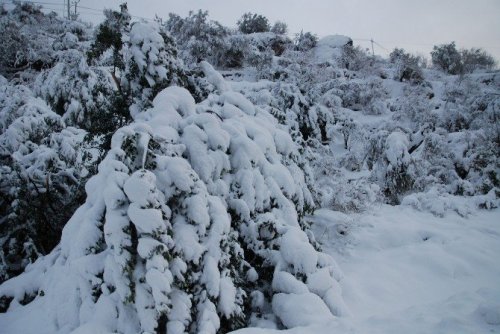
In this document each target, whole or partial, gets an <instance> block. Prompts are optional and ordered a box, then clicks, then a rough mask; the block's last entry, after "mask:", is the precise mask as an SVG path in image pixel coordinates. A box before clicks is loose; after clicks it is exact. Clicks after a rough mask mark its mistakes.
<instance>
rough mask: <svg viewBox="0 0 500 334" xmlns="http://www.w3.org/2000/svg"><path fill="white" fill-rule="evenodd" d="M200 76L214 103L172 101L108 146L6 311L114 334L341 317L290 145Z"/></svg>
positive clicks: (167, 95) (3, 291)
mask: <svg viewBox="0 0 500 334" xmlns="http://www.w3.org/2000/svg"><path fill="white" fill-rule="evenodd" d="M202 66H203V69H204V71H205V73H206V76H207V79H208V80H209V81H210V82H211V83H212V84H213V85H214V86H215V87H216V88H217V94H213V95H211V96H209V98H208V99H207V100H205V101H203V102H202V103H200V104H198V105H195V102H194V99H193V98H192V96H191V95H190V94H189V93H188V92H187V91H186V90H184V89H182V88H178V87H171V88H167V89H165V90H163V91H162V92H160V93H159V94H158V95H157V96H156V98H155V99H154V101H153V107H152V108H151V109H149V110H147V111H145V112H143V113H141V114H139V115H137V117H136V119H135V121H134V122H133V123H131V124H130V125H128V126H126V127H123V128H121V129H119V130H118V131H117V132H116V133H115V135H114V136H113V141H112V148H111V150H110V152H109V153H108V155H107V156H106V158H105V159H104V161H103V162H102V163H101V164H100V166H99V173H98V174H97V175H96V176H94V177H92V178H91V179H90V181H89V182H88V183H87V185H86V191H87V201H86V203H85V204H84V205H82V206H81V207H80V208H79V209H78V210H77V211H76V213H75V214H74V216H73V217H72V218H71V219H70V221H69V222H68V224H67V225H66V227H65V229H64V231H63V236H62V240H61V243H60V245H59V246H58V247H57V248H56V249H55V250H54V251H53V252H52V253H51V254H50V255H48V256H46V257H44V258H41V259H40V260H39V261H37V262H36V263H35V264H34V265H32V266H30V268H29V271H27V272H26V273H24V274H22V275H21V276H19V277H17V278H14V279H11V280H9V281H7V282H5V283H4V284H3V285H1V286H0V296H2V300H3V301H9V304H10V305H9V306H8V309H9V310H14V309H15V308H16V307H20V305H19V304H20V303H26V302H29V300H30V299H31V300H33V301H31V303H47V304H46V305H52V306H50V307H48V308H47V311H48V316H49V318H50V319H51V320H50V321H49V323H51V324H57V325H54V326H56V327H57V328H56V327H55V328H54V330H59V331H61V330H63V331H72V330H74V329H76V328H80V329H81V330H84V329H89V328H94V329H95V328H98V329H99V330H103V331H108V332H116V331H118V332H122V333H137V332H155V331H156V332H168V333H185V332H188V333H216V332H227V331H229V330H231V329H234V328H237V327H240V326H242V325H245V324H247V321H248V320H249V318H248V317H247V316H248V314H250V313H253V314H254V317H253V318H254V319H257V318H259V317H266V318H268V319H269V318H272V317H273V316H274V317H276V322H277V325H279V326H284V327H294V326H297V325H305V324H308V321H310V320H309V318H307V316H305V315H304V316H297V317H295V318H294V319H293V321H292V320H291V318H290V317H289V316H288V314H289V312H290V311H291V308H294V307H295V305H296V301H297V300H300V303H301V305H304V307H314V308H315V309H318V308H321V310H322V312H323V315H324V316H328V317H331V316H332V314H337V315H339V314H342V313H343V312H345V311H346V310H345V306H344V305H343V302H342V297H341V294H340V288H339V285H338V283H337V280H338V279H339V277H340V276H339V271H338V269H337V267H336V265H335V262H334V261H333V259H332V258H331V257H329V256H328V255H326V254H324V253H321V252H318V251H317V250H316V249H315V248H314V246H313V245H314V239H313V238H312V235H311V234H309V233H307V227H306V225H305V224H304V222H303V215H304V213H305V212H307V211H308V210H309V208H311V207H312V205H313V203H312V200H311V195H310V192H309V190H308V189H307V187H306V185H305V179H304V174H303V173H302V171H301V168H300V167H299V166H298V165H297V164H296V161H297V159H298V152H297V147H296V145H295V144H294V143H293V141H292V139H291V138H290V136H289V135H288V134H287V133H286V132H285V131H283V130H280V129H279V126H278V124H277V122H276V120H274V118H273V117H272V116H271V115H270V114H269V113H267V112H265V111H264V110H262V109H260V108H258V107H255V106H254V105H253V104H252V103H251V102H250V101H248V100H247V99H245V98H244V97H243V96H242V95H240V94H238V93H235V92H233V91H231V90H230V89H229V88H228V85H227V83H226V82H225V81H224V80H223V79H222V77H221V76H220V74H218V73H217V72H215V71H214V70H213V69H212V68H211V66H210V65H209V64H208V63H202ZM77 263H78V265H77ZM25 296H31V297H30V298H28V299H26V298H25ZM33 297H34V299H33ZM77 301H78V302H77ZM248 308H249V309H248ZM9 310H8V311H7V312H9Z"/></svg>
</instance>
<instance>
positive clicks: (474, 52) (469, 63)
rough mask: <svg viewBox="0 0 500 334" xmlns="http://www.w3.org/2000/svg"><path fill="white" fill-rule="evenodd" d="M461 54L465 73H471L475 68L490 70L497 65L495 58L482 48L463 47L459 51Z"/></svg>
mask: <svg viewBox="0 0 500 334" xmlns="http://www.w3.org/2000/svg"><path fill="white" fill-rule="evenodd" d="M461 56H462V64H463V70H464V72H465V73H472V72H474V71H476V70H492V69H494V68H495V66H496V65H497V62H496V61H495V58H493V56H492V55H490V54H489V53H487V52H486V51H485V50H483V49H478V48H471V49H469V50H467V49H464V50H462V51H461Z"/></svg>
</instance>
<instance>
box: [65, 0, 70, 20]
mask: <svg viewBox="0 0 500 334" xmlns="http://www.w3.org/2000/svg"><path fill="white" fill-rule="evenodd" d="M69 1H70V0H66V7H67V9H68V20H69V19H70V18H71V13H70V11H71V10H70V8H71V4H70V3H69Z"/></svg>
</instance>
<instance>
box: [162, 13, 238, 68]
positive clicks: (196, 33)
mask: <svg viewBox="0 0 500 334" xmlns="http://www.w3.org/2000/svg"><path fill="white" fill-rule="evenodd" d="M164 26H165V28H166V29H167V30H168V31H169V32H170V34H171V35H172V37H173V38H174V39H175V41H176V43H177V46H178V48H179V50H180V51H181V53H180V57H181V58H182V59H183V60H184V61H185V63H186V64H187V66H190V64H196V63H198V62H200V61H201V60H208V61H210V62H212V63H215V64H217V65H219V64H220V63H221V60H222V59H223V58H224V56H225V55H224V50H225V49H226V45H225V44H226V41H225V38H226V36H227V35H228V34H229V31H228V29H227V28H225V27H223V26H222V25H221V24H220V23H219V22H217V21H212V20H210V21H209V20H208V12H207V11H202V10H199V11H198V12H192V11H191V12H189V15H188V16H187V17H185V18H181V17H180V16H179V15H177V14H172V13H171V14H169V18H168V20H167V21H166V22H165V24H164ZM221 58H222V59H221Z"/></svg>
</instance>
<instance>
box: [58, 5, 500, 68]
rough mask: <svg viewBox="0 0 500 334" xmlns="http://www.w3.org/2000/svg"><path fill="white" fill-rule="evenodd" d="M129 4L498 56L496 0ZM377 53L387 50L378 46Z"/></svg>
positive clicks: (147, 11) (389, 44)
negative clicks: (255, 17)
mask: <svg viewBox="0 0 500 334" xmlns="http://www.w3.org/2000/svg"><path fill="white" fill-rule="evenodd" d="M51 1H54V0H51ZM56 1H57V0H56ZM59 1H61V2H62V0H59ZM121 2H123V0H122V1H120V0H80V6H85V7H90V8H95V9H102V8H103V7H107V8H110V7H111V8H118V5H119V4H120V3H121ZM128 7H129V10H130V13H131V14H132V15H136V16H142V17H147V18H153V17H154V15H155V14H158V15H159V16H160V17H165V18H166V17H167V16H168V13H169V12H174V13H177V14H179V15H181V16H186V15H187V14H188V12H189V11H190V10H197V9H204V10H208V11H209V13H210V18H212V19H215V20H218V21H219V22H221V23H222V24H224V25H226V26H232V27H234V26H235V25H236V21H237V20H238V18H239V17H241V15H242V14H243V13H245V12H254V13H259V14H263V15H264V16H266V17H267V18H268V19H269V20H270V21H271V22H274V21H276V20H281V21H284V22H286V23H287V24H288V27H289V30H290V33H291V34H293V33H296V32H299V31H300V30H302V29H303V30H304V31H311V32H313V33H316V34H317V35H318V36H319V37H322V36H325V35H331V34H343V35H347V36H349V37H351V38H353V39H354V40H355V43H357V44H359V45H362V46H363V47H367V46H369V43H368V42H365V41H362V39H370V38H373V39H374V40H375V41H376V42H378V43H379V44H380V45H381V46H383V47H384V48H385V49H387V50H389V51H390V50H392V49H393V48H394V47H396V46H398V47H403V48H405V49H406V50H409V51H412V52H421V53H423V54H424V55H426V56H428V57H429V55H428V53H429V52H430V50H431V49H432V45H435V44H442V43H448V42H451V41H456V43H457V45H458V46H459V47H467V48H470V47H482V48H484V49H486V50H488V51H489V52H490V53H492V54H493V55H494V56H495V57H496V58H497V59H500V0H129V1H128ZM85 13H88V14H85ZM91 14H93V15H91ZM96 14H97V12H95V11H90V10H85V9H82V10H81V15H82V16H83V18H85V19H92V20H93V21H94V22H96V20H99V16H97V15H96ZM375 53H378V54H387V52H386V50H384V49H383V48H381V47H379V46H377V45H375Z"/></svg>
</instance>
